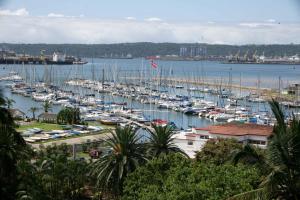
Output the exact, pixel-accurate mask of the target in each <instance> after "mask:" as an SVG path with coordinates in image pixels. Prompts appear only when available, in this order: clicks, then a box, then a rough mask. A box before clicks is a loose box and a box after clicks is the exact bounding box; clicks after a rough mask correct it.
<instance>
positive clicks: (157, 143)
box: [148, 124, 187, 156]
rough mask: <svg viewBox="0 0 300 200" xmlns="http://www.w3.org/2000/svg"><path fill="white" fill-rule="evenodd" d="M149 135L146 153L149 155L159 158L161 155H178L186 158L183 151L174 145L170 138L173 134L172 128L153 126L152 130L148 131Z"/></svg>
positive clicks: (168, 126)
mask: <svg viewBox="0 0 300 200" xmlns="http://www.w3.org/2000/svg"><path fill="white" fill-rule="evenodd" d="M149 134H150V137H149V144H148V145H149V148H148V152H149V153H150V155H152V156H159V155H161V154H164V155H166V154H169V153H180V154H182V155H185V156H187V155H186V153H185V152H184V151H182V150H181V149H180V148H178V147H177V146H176V145H175V144H174V142H173V140H174V138H173V137H172V136H173V135H174V134H175V132H174V128H173V127H172V126H170V125H166V126H157V125H154V124H153V125H152V130H149Z"/></svg>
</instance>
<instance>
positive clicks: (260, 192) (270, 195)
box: [231, 100, 300, 200]
mask: <svg viewBox="0 0 300 200" xmlns="http://www.w3.org/2000/svg"><path fill="white" fill-rule="evenodd" d="M270 106H271V109H272V111H273V113H274V115H275V118H276V120H277V123H276V125H275V126H274V129H273V135H272V136H271V138H270V140H269V143H268V147H267V152H266V158H265V163H266V165H267V166H268V168H269V173H268V174H267V176H266V177H265V179H264V181H263V182H262V183H261V185H260V187H259V188H258V189H256V190H254V191H249V192H246V193H243V194H240V195H236V196H234V197H232V198H231V199H294V200H298V199H300V189H299V188H300V121H299V119H296V118H295V117H293V120H292V122H291V124H290V125H289V126H288V124H286V123H285V120H284V114H283V111H282V110H281V108H280V105H279V103H278V102H276V101H274V100H272V101H271V102H270Z"/></svg>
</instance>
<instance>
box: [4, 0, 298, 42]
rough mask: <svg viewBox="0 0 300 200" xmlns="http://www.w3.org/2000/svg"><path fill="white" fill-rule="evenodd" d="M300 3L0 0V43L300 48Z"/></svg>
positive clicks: (265, 0) (275, 0)
mask: <svg viewBox="0 0 300 200" xmlns="http://www.w3.org/2000/svg"><path fill="white" fill-rule="evenodd" d="M299 35H300V0H185V1H183V0H151V1H142V0H105V1H104V0H7V1H5V0H4V1H3V0H0V42H17V43H39V42H41V43H118V42H141V41H149V42H207V43H222V44H250V43H251V44H252V43H256V44H269V43H300V37H299Z"/></svg>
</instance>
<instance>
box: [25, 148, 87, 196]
mask: <svg viewBox="0 0 300 200" xmlns="http://www.w3.org/2000/svg"><path fill="white" fill-rule="evenodd" d="M69 156H70V148H69V147H68V146H67V145H65V144H64V145H60V146H53V147H46V148H43V147H42V148H41V151H40V152H38V153H37V155H36V157H35V162H34V163H32V164H30V165H27V166H26V163H25V165H23V168H21V170H20V171H21V172H22V181H21V182H22V187H21V189H23V190H22V191H26V195H27V196H30V197H31V198H32V199H38V200H39V199H41V200H42V199H49V200H52V199H53V200H54V199H55V200H65V199H66V200H68V199H70V200H76V199H78V200H79V199H87V196H86V190H87V187H88V185H89V183H90V179H89V177H88V176H87V173H88V168H87V166H88V163H87V162H85V161H84V160H72V159H70V158H69ZM24 166H25V167H24Z"/></svg>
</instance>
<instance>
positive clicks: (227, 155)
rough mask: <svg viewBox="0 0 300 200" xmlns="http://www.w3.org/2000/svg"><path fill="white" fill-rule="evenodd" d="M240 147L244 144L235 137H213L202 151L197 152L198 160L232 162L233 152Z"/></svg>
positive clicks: (221, 162)
mask: <svg viewBox="0 0 300 200" xmlns="http://www.w3.org/2000/svg"><path fill="white" fill-rule="evenodd" d="M240 149H242V144H240V143H239V142H238V141H237V140H235V139H224V138H219V139H211V140H208V141H207V142H206V143H205V145H204V146H203V148H202V149H201V151H199V152H197V154H196V160H197V161H200V162H211V163H214V164H217V165H221V164H224V163H226V162H231V160H232V154H233V152H235V151H237V150H240Z"/></svg>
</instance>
